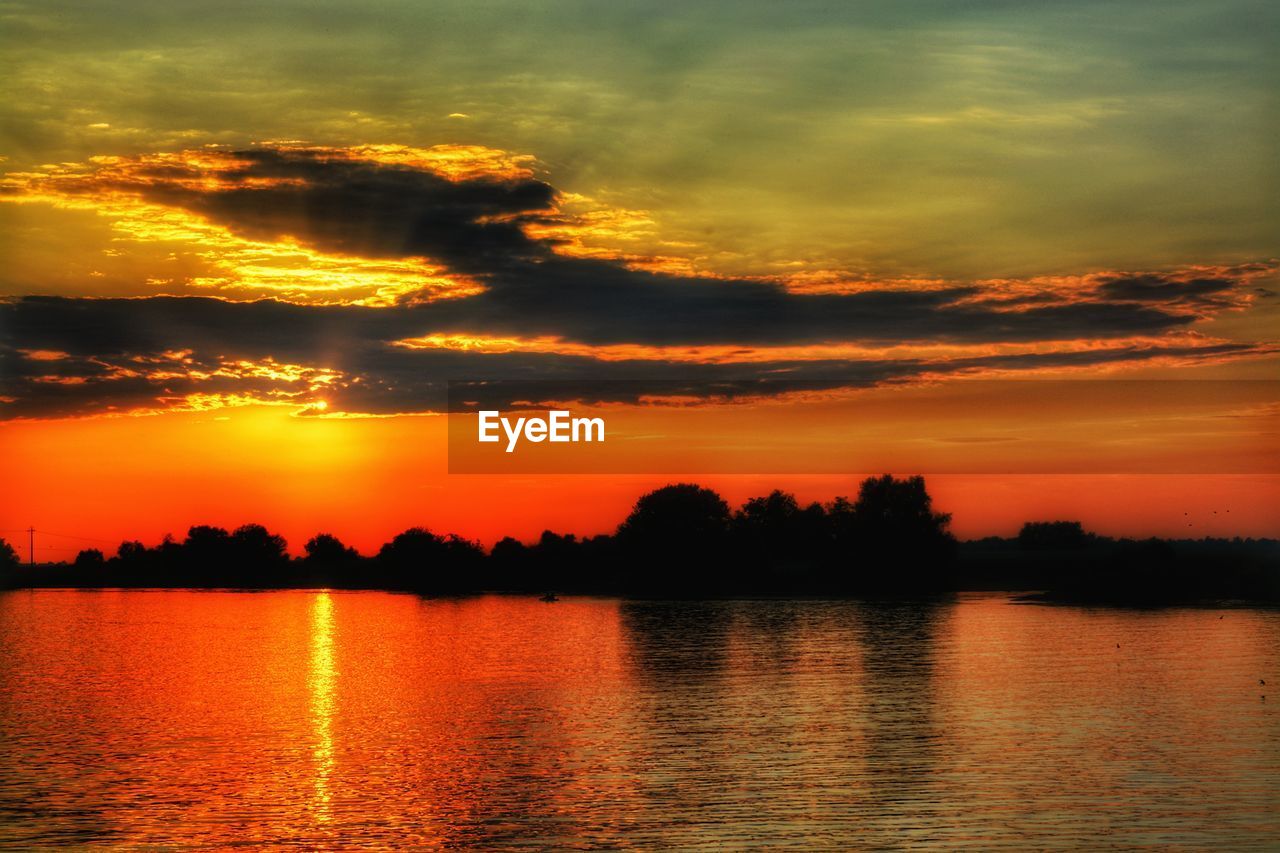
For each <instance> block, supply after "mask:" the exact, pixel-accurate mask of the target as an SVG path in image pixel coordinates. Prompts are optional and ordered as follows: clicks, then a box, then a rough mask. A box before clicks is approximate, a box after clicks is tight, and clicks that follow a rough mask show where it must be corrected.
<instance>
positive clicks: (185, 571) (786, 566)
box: [0, 475, 1280, 603]
mask: <svg viewBox="0 0 1280 853" xmlns="http://www.w3.org/2000/svg"><path fill="white" fill-rule="evenodd" d="M950 520H951V517H950V515H949V514H947V513H940V512H936V511H935V510H934V509H933V502H932V499H931V498H930V496H929V494H928V491H927V489H926V487H925V482H924V479H923V478H921V477H909V478H905V479H897V478H894V477H892V476H889V475H885V476H882V477H873V478H869V479H867V480H864V481H863V482H862V484H861V486H860V487H859V490H858V493H857V496H856V498H855V499H853V500H849V499H848V498H845V497H838V498H836V499H835V500H833V501H830V502H828V503H825V504H822V503H811V504H808V505H802V504H800V503H799V502H798V501H797V500H796V498H795V497H794V496H793V495H790V494H787V493H785V492H781V491H773V492H771V493H769V494H768V495H764V496H761V497H757V498H752V499H750V500H748V501H746V502H745V503H744V504H742V506H740V507H738V508H736V509H732V508H730V506H729V505H728V504H727V503H726V502H725V501H724V499H723V498H721V496H720V495H718V494H717V493H715V492H714V491H712V490H710V489H706V488H703V487H701V486H697V485H693V484H687V483H681V484H675V485H669V486H665V487H663V488H660V489H657V490H655V491H652V492H649V493H647V494H645V495H643V496H642V497H640V498H639V500H637V501H636V503H635V506H634V507H633V509H632V510H631V512H630V514H629V515H628V516H627V517H626V519H625V520H624V521H623V522H622V523H621V524H620V525H619V526H618V528H617V529H616V531H615V532H614V533H612V534H609V535H602V536H593V537H586V538H579V537H576V536H574V535H573V534H563V535H562V534H557V533H553V532H550V531H547V532H545V533H543V534H542V536H541V537H540V538H539V539H538V540H537V541H536V542H532V543H523V542H519V541H517V540H515V539H512V538H505V539H502V540H501V541H499V542H498V543H497V544H496V545H494V547H493V548H492V549H490V550H489V551H487V552H486V551H485V550H484V549H483V548H482V547H481V546H480V545H479V544H478V543H476V542H473V541H470V540H467V539H463V538H460V537H458V536H454V535H439V534H436V533H433V532H431V531H430V530H427V529H425V528H420V527H419V528H412V529H410V530H406V531H404V532H403V533H401V534H399V535H398V536H396V537H395V538H394V539H392V540H391V541H390V542H388V543H386V544H385V545H383V546H382V547H381V548H380V549H379V550H378V552H377V553H376V554H375V555H372V556H365V555H361V554H359V553H357V552H356V551H355V549H353V548H351V547H348V546H347V545H345V544H343V543H342V542H341V541H340V540H339V539H338V538H337V537H335V536H334V535H332V534H328V533H322V534H319V535H317V536H315V537H313V538H312V539H310V540H309V541H308V542H307V543H306V545H305V547H304V555H303V556H301V557H296V558H294V557H291V556H290V555H289V553H288V548H287V543H286V542H285V540H284V539H283V538H282V537H280V536H278V535H275V534H272V533H271V532H270V531H268V530H267V529H265V528H264V527H262V526H261V525H256V524H248V525H244V526H243V527H239V528H236V529H235V530H232V531H228V530H224V529H222V528H218V527H209V526H196V527H192V528H191V529H190V530H189V531H188V532H187V535H186V537H185V538H184V539H183V540H182V541H177V540H175V539H173V538H171V537H166V538H165V540H164V541H162V542H161V543H160V544H159V545H157V546H155V547H150V548H149V547H146V546H144V545H143V544H142V543H140V542H123V543H121V545H120V547H119V548H118V549H117V550H116V552H115V554H113V555H110V556H107V555H105V554H103V553H102V552H100V551H98V550H94V549H88V550H85V551H81V552H80V554H79V555H78V556H77V558H76V559H75V561H74V562H73V563H69V564H46V565H39V566H35V567H28V566H24V565H20V564H19V563H18V562H17V560H16V555H15V554H14V553H13V550H12V548H10V547H9V546H8V545H7V544H4V543H3V542H2V541H0V564H2V565H0V584H3V585H5V586H9V587H28V586H44V587H48V586H70V587H179V588H238V589H274V588H307V587H330V588H339V589H342V588H346V589H387V590H401V591H408V592H416V593H422V594H434V595H447V594H466V593H473V592H481V591H500V592H501V591H505V592H523V593H543V592H559V593H592V594H612V595H651V596H700V597H708V596H726V595H867V594H876V595H879V594H890V595H901V594H907V595H917V594H933V593H942V592H948V591H955V590H964V589H1006V590H1040V591H1046V590H1047V591H1048V593H1047V595H1048V597H1052V598H1056V599H1060V600H1074V599H1079V600H1099V601H1102V600H1116V601H1122V602H1133V603H1141V602H1143V601H1150V602H1152V603H1165V602H1172V601H1182V600H1191V599H1199V598H1246V599H1253V600H1280V560H1278V559H1277V558H1278V557H1280V549H1278V547H1277V545H1278V543H1276V542H1275V541H1272V540H1200V541H1199V542H1185V541H1182V542H1168V541H1162V540H1149V541H1146V542H1133V541H1130V540H1113V539H1107V538H1104V537H1097V536H1093V535H1091V534H1089V533H1087V532H1086V531H1084V530H1083V528H1082V527H1081V526H1080V525H1079V523H1077V522H1030V523H1028V524H1027V525H1025V526H1024V527H1023V530H1022V532H1021V534H1020V535H1019V536H1018V537H1017V538H1016V539H998V538H992V539H984V540H979V541H976V542H966V543H958V542H957V541H956V540H955V538H954V536H952V534H951V533H950V530H949V525H950Z"/></svg>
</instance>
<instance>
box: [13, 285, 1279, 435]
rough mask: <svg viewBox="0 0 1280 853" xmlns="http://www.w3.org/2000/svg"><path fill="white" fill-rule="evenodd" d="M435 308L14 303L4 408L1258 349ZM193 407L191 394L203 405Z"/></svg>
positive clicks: (680, 385) (753, 376) (704, 393)
mask: <svg viewBox="0 0 1280 853" xmlns="http://www.w3.org/2000/svg"><path fill="white" fill-rule="evenodd" d="M419 313H420V309H416V308H404V309H372V308H360V307H350V306H348V307H340V306H327V307H314V306H310V307H309V306H300V305H292V304H288V303H280V302H270V301H263V302H253V303H233V302H224V301H222V300H218V299H207V298H195V297H186V298H172V297H171V298H155V299H144V300H134V299H66V298H57V297H28V298H24V299H17V300H12V301H9V302H7V303H0V398H3V399H4V400H7V402H0V413H2V415H0V416H3V417H7V418H13V417H57V416H71V415H85V414H93V413H99V412H104V411H128V410H132V409H163V408H168V407H172V406H174V405H177V404H181V403H183V401H184V398H186V397H188V395H229V396H240V397H245V398H252V399H257V400H267V401H272V400H274V401H281V402H289V403H293V404H296V405H298V406H302V405H305V404H307V403H311V402H313V401H315V400H318V399H324V400H325V401H326V402H327V403H328V404H329V406H330V409H331V410H335V411H346V412H359V413H374V414H378V413H395V412H420V411H431V410H435V411H439V410H443V409H444V408H445V407H446V406H447V404H448V392H449V382H450V380H454V381H455V388H457V387H459V386H458V385H457V384H456V383H470V385H468V386H467V387H466V389H465V390H464V391H462V392H461V397H460V399H467V400H477V401H484V402H485V403H486V404H493V405H497V406H501V407H510V405H511V404H512V403H513V402H514V401H517V400H521V399H527V397H528V395H529V388H530V387H531V385H530V383H536V384H535V385H533V386H532V387H535V388H536V389H537V390H538V391H539V393H540V394H541V395H542V398H543V399H583V400H589V401H595V402H635V401H638V400H640V399H641V398H644V397H649V396H655V395H657V396H678V397H697V398H705V397H724V398H735V397H742V396H754V395H760V394H779V393H784V392H789V391H819V390H826V389H835V388H850V387H862V386H868V385H874V384H878V383H884V382H893V381H905V380H910V379H915V378H919V377H921V376H935V375H948V374H956V373H963V372H966V371H973V370H993V369H995V370H1026V369H1035V368H1051V367H1083V366H1089V365H1096V364H1114V363H1119V362H1129V361H1141V360H1147V359H1151V358H1153V357H1166V358H1178V359H1184V360H1185V359H1208V358H1221V357H1229V356H1240V355H1247V354H1251V353H1257V352H1259V351H1263V350H1261V349H1260V348H1259V347H1256V346H1251V345H1246V344H1216V345H1207V346H1198V347H1187V346H1171V347H1163V348H1162V347H1151V346H1145V347H1140V346H1116V347H1113V348H1107V349H1091V350H1085V351H1080V352H1063V353H1034V354H1018V355H990V356H974V357H967V358H951V359H947V360H938V361H927V360H922V359H918V358H910V359H901V358H899V359H888V358H886V359H825V360H800V359H778V360H774V361H767V362H758V361H741V362H733V363H717V364H701V363H688V362H678V361H662V360H652V359H645V360H640V359H632V360H617V361H601V360H597V359H594V358H589V357H586V356H579V355H561V354H542V353H521V352H512V353H475V352H466V351H459V350H448V349H414V348H409V347H404V346H397V345H395V344H394V341H396V340H400V339H402V338H404V337H406V336H407V335H408V334H410V333H411V332H412V331H414V330H415V327H416V325H417V322H418V320H419V317H418V315H419ZM188 402H189V401H188Z"/></svg>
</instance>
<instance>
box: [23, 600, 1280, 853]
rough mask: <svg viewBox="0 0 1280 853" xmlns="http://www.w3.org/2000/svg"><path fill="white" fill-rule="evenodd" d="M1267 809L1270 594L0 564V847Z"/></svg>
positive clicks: (1041, 842) (1110, 840)
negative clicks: (868, 598)
mask: <svg viewBox="0 0 1280 853" xmlns="http://www.w3.org/2000/svg"><path fill="white" fill-rule="evenodd" d="M1264 679H1265V680H1266V681H1267V683H1268V684H1267V686H1264V685H1261V684H1260V683H1259V682H1260V680H1264ZM1269 690H1271V691H1274V692H1275V695H1274V696H1272V697H1267V698H1265V699H1264V698H1263V696H1264V695H1265V694H1266V693H1267V692H1268V691H1269ZM1278 839H1280V613H1278V612H1275V611H1266V610H1249V609H1219V610H1214V609H1177V610H1158V611H1134V610H1109V609H1083V608H1072V607H1050V606H1040V605H1028V604H1018V603H1014V602H1012V601H1011V599H1010V597H1009V596H1005V595H967V596H961V597H960V598H958V599H956V600H954V601H950V602H946V603H934V604H927V603H917V604H868V603H857V602H831V601H731V602H629V601H619V600H614V599H591V598H566V599H564V600H562V601H559V602H556V603H544V602H541V601H538V600H536V599H532V598H515V597H498V596H486V597H480V598H469V599H460V600H426V599H421V598H418V597H415V596H411V595H394V594H386V593H375V592H356V593H346V592H343V593H339V592H309V591H299V592H267V593H235V592H184V591H173V592H168V591H58V590H45V591H16V592H6V593H0V844H4V845H7V846H11V847H20V848H27V847H32V846H41V845H53V844H80V845H119V846H135V845H176V844H217V845H227V844H236V843H239V844H244V845H247V846H251V847H261V846H271V845H285V844H290V845H300V846H310V847H314V846H343V847H351V846H359V845H367V846H387V845H395V846H399V847H406V846H414V847H426V848H432V847H478V848H484V849H493V848H503V847H510V848H519V847H528V848H553V849H565V848H599V847H619V846H625V847H662V848H672V847H678V848H696V847H709V848H710V847H716V848H725V849H739V848H743V847H749V846H767V847H771V848H778V847H787V846H794V847H799V848H835V847H850V846H856V847H946V848H955V847H965V846H971V847H975V848H990V847H993V846H1001V845H1003V846H1008V847H1013V848H1020V849H1025V848H1039V847H1046V846H1068V847H1087V848H1097V847H1100V846H1109V847H1132V846H1142V845H1154V846H1167V845H1171V844H1175V843H1185V844H1190V845H1193V846H1196V847H1203V846H1212V845H1226V846H1230V847H1232V848H1248V847H1254V848H1264V847H1271V848H1272V849H1274V846H1275V845H1276V844H1277V843H1280V841H1278Z"/></svg>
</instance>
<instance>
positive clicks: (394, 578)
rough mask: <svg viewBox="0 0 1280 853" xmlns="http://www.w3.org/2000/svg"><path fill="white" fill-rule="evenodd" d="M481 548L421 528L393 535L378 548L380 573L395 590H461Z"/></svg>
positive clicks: (465, 541)
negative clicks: (393, 536)
mask: <svg viewBox="0 0 1280 853" xmlns="http://www.w3.org/2000/svg"><path fill="white" fill-rule="evenodd" d="M483 556H484V551H483V550H482V549H481V548H480V546H479V545H477V544H476V543H475V542H472V541H470V540H468V539H463V538H462V537H460V536H455V535H454V534H452V533H451V534H449V535H448V536H437V535H436V534H434V533H432V532H431V531H430V530H428V529H426V528H425V527H411V528H409V529H408V530H406V531H404V532H403V533H400V534H397V535H396V536H395V538H393V539H392V540H391V541H390V542H388V543H387V544H385V545H383V546H382V548H381V549H380V550H379V551H378V557H377V562H378V565H379V568H380V572H381V574H382V576H383V577H384V578H385V579H386V580H387V581H388V582H389V583H391V584H392V585H393V588H395V589H425V588H433V589H439V590H441V591H450V592H452V591H455V590H458V589H464V588H466V587H467V584H468V583H469V579H468V578H467V572H468V570H470V571H474V570H475V569H476V568H477V567H478V565H479V563H480V560H481V558H482V557H483Z"/></svg>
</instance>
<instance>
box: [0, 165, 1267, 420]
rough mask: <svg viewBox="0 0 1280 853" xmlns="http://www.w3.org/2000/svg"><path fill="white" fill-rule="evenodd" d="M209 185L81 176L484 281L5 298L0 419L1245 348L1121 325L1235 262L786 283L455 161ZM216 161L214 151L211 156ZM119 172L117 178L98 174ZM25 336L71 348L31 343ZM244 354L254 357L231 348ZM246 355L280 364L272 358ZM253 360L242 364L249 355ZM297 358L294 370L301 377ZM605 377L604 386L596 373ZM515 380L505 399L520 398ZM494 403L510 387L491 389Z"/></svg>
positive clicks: (0, 327) (832, 382) (880, 375)
mask: <svg viewBox="0 0 1280 853" xmlns="http://www.w3.org/2000/svg"><path fill="white" fill-rule="evenodd" d="M226 156H227V158H228V160H227V162H231V161H234V165H233V166H232V167H231V168H220V169H219V170H218V171H217V179H216V180H213V181H208V180H203V179H200V180H195V179H194V178H200V177H201V175H199V174H195V173H193V172H191V171H189V170H188V169H186V168H184V167H183V166H181V165H177V164H174V163H148V164H144V165H143V166H142V167H139V168H137V169H134V170H132V171H128V170H125V171H119V170H118V171H116V172H114V173H111V174H110V175H108V176H107V177H106V178H104V179H103V180H102V181H99V182H97V183H95V182H94V179H93V177H92V176H90V177H89V178H88V179H86V181H85V182H83V183H82V184H80V185H76V187H75V189H74V190H68V191H75V192H97V191H101V190H103V189H106V190H116V191H125V192H132V193H138V194H141V195H142V196H144V197H145V198H147V199H148V200H150V201H152V202H156V203H161V204H164V205H169V206H173V207H178V208H182V209H185V210H188V211H191V212H194V213H197V214H200V215H202V216H205V217H208V218H210V219H211V220H213V221H215V222H218V223H221V224H223V225H225V226H226V227H227V228H229V229H230V230H232V231H233V232H235V233H237V234H240V235H243V236H245V237H249V238H253V239H256V240H267V241H275V240H281V239H284V238H286V237H287V238H291V239H296V240H300V241H302V242H303V243H306V244H308V245H310V246H313V247H315V248H317V249H319V250H323V251H325V252H331V253H342V254H346V255H357V256H361V257H368V258H402V257H418V256H422V257H427V258H430V259H432V260H433V261H435V262H437V263H443V264H445V265H446V266H447V267H448V268H449V269H450V270H452V271H454V272H458V273H464V274H466V275H468V276H470V277H472V278H475V279H477V280H479V281H480V282H481V283H482V284H483V287H484V289H483V292H481V293H478V294H475V295H470V296H465V297H458V298H450V299H442V300H437V301H432V302H423V301H416V300H414V299H412V298H410V299H406V300H405V301H404V302H402V303H400V304H397V305H394V306H391V307H381V308H372V307H359V306H342V305H330V306H303V305H296V304H291V303H286V302H277V301H258V302H252V303H232V302H227V301H223V300H219V299H208V298H177V297H155V298H149V299H70V298H52V297H28V298H19V299H13V300H10V301H8V302H7V303H0V397H3V398H6V399H7V400H8V401H7V402H0V411H2V412H3V413H4V416H7V417H16V416H44V415H69V414H85V413H91V412H94V411H103V410H109V409H112V408H116V409H129V408H134V407H143V408H147V407H164V406H166V405H171V404H172V401H174V400H179V399H182V398H184V397H186V396H188V395H191V394H222V395H244V396H248V397H255V398H258V399H278V400H288V401H295V402H297V401H302V402H305V401H307V400H311V399H315V398H317V397H319V396H323V397H324V398H325V399H326V400H327V401H328V402H329V403H330V404H331V406H332V407H333V408H335V409H339V410H343V411H350V412H368V413H383V412H402V411H424V410H432V409H440V408H442V407H443V406H444V404H445V390H446V383H447V381H448V380H450V379H455V380H472V381H475V380H486V381H488V382H489V383H490V384H488V385H486V386H483V389H484V393H485V394H493V395H496V396H497V397H502V396H503V394H504V393H506V392H505V391H503V390H502V387H503V386H501V385H500V384H494V383H498V382H499V381H509V380H528V379H539V380H544V381H551V382H563V383H564V385H563V387H564V390H565V393H566V394H567V395H569V396H583V395H586V396H588V397H591V396H592V395H595V396H596V397H598V398H599V399H601V400H625V399H633V398H637V397H640V396H645V395H650V394H671V395H693V396H706V395H716V394H723V395H727V396H735V395H741V394H753V393H761V389H763V388H767V389H768V393H777V392H779V391H785V390H799V389H802V388H804V389H821V388H834V387H847V386H857V385H863V384H872V383H877V382H885V381H894V380H898V379H909V378H912V377H917V376H920V375H923V374H945V373H954V372H960V371H966V370H981V369H1007V370H1017V369H1032V368H1046V367H1064V366H1087V365H1091V364H1105V363H1116V362H1125V361H1134V360H1143V359H1149V358H1152V357H1153V356H1157V355H1159V356H1166V357H1172V358H1182V359H1198V358H1211V357H1228V356H1233V355H1245V354H1249V353H1254V352H1258V351H1264V350H1265V349H1266V348H1265V347H1259V346H1256V345H1250V344H1214V345H1209V346H1198V347H1187V346H1174V345H1170V346H1167V347H1164V348H1160V347H1153V346H1150V345H1147V346H1134V345H1131V344H1126V343H1124V341H1125V340H1127V339H1132V338H1137V337H1145V338H1158V337H1159V336H1160V335H1162V334H1165V333H1168V332H1171V331H1176V330H1181V329H1186V328H1187V327H1188V326H1189V325H1190V324H1192V323H1194V322H1196V321H1197V320H1199V319H1201V318H1202V317H1203V316H1205V314H1206V313H1209V312H1212V311H1214V310H1219V309H1222V308H1225V307H1233V306H1236V305H1239V304H1241V300H1242V299H1243V298H1244V296H1243V295H1242V291H1243V290H1244V289H1245V288H1246V285H1247V284H1248V283H1249V281H1250V278H1249V274H1247V273H1248V271H1245V272H1241V273H1240V274H1239V275H1230V274H1224V275H1222V276H1216V277H1215V276H1208V275H1205V276H1191V277H1189V276H1178V275H1155V274H1142V275H1123V276H1122V275H1113V276H1108V277H1104V278H1100V279H1097V280H1096V281H1094V282H1093V283H1084V284H1082V285H1081V288H1080V289H1079V292H1071V293H1064V292H1063V291H1061V290H1058V291H1054V290H1051V289H1046V290H1045V291H1044V292H1035V291H1031V290H1029V289H1027V288H1022V289H1021V290H1020V291H1018V292H1014V293H1011V294H1004V293H1002V292H1000V291H999V290H998V289H995V288H984V287H981V286H978V285H954V286H949V287H937V288H931V289H920V290H912V289H902V288H890V287H885V288H880V289H876V288H868V289H862V290H859V291H857V292H852V293H809V294H801V293H795V292H791V291H789V290H787V289H786V288H785V287H784V286H783V285H781V284H778V283H775V282H772V281H767V280H759V279H736V280H730V279H715V278H699V277H690V276H681V275H674V274H670V273H664V272H651V271H643V270H636V269H632V268H629V267H627V266H625V265H624V264H622V263H621V262H617V261H611V260H601V259H586V258H576V257H566V256H563V255H559V254H556V253H555V252H554V251H553V245H552V244H551V243H550V242H548V241H545V240H537V239H534V238H532V237H530V236H529V235H528V234H526V232H525V230H524V228H523V227H522V226H523V225H525V224H527V223H529V222H532V221H538V220H548V221H549V220H551V219H554V218H555V217H556V216H558V214H557V213H556V210H555V208H556V204H557V194H556V191H555V190H554V189H553V188H552V187H551V186H549V185H548V184H546V183H544V182H542V181H538V180H534V179H532V178H528V177H524V176H522V175H521V174H511V175H506V176H501V177H500V176H495V175H481V176H474V175H473V176H467V177H465V178H458V177H456V176H455V177H454V178H453V179H450V178H448V177H445V176H444V175H441V174H437V173H435V172H431V171H427V170H424V169H420V168H412V167H409V166H405V165H396V164H388V163H377V162H371V161H368V160H358V159H351V158H350V157H346V158H344V157H339V156H333V152H329V153H328V154H326V153H325V152H324V151H323V150H316V149H292V148H282V149H273V148H261V149H254V150H249V151H241V152H235V153H234V154H229V155H226ZM222 165H223V166H226V165H227V163H223V164H222ZM113 181H114V182H116V183H115V184H112V182H113ZM431 334H466V335H479V336H503V337H521V338H535V337H554V338H559V339H562V340H565V341H571V342H576V343H582V344H589V345H614V344H635V345H645V346H703V345H718V346H740V347H743V348H746V349H750V348H752V347H760V346H773V345H778V346H782V345H786V346H804V345H813V344H827V343H867V344H877V345H885V344H901V343H951V344H961V345H966V344H969V345H984V344H1001V343H1025V342H1047V343H1052V342H1064V341H1070V340H1075V339H1081V338H1087V339H1091V340H1106V339H1113V340H1115V341H1117V343H1116V345H1115V346H1114V347H1110V348H1092V349H1087V350H1083V351H1067V352H1057V353H1055V352H1043V353H1036V354H1033V355H983V356H975V357H972V358H952V359H949V360H946V361H941V362H925V361H921V360H919V359H884V360H875V359H871V360H839V359H835V360H819V361H813V360H804V361H802V360H786V359H779V360H775V361H770V362H766V363H761V362H759V361H748V360H745V359H744V360H743V361H742V362H739V363H733V364H690V363H687V362H676V361H661V360H654V359H646V360H633V361H618V360H610V361H603V360H597V359H593V358H589V357H586V356H581V355H555V354H536V353H520V352H512V353H477V352H466V351H454V350H445V349H411V348H408V347H404V346H397V345H396V342H398V341H403V340H405V339H409V338H415V337H419V336H424V335H431ZM34 351H51V352H55V353H65V354H66V357H64V358H52V359H51V358H48V357H46V358H34V357H32V356H30V355H27V354H24V352H25V353H29V352H34ZM246 364H247V365H248V366H246ZM264 364H275V365H285V366H290V367H289V368H288V369H282V370H280V371H276V374H278V375H273V373H272V371H271V370H269V369H263V368H262V365H264ZM255 365H256V366H257V367H255ZM308 371H309V372H308ZM595 380H604V381H605V382H604V384H603V385H593V384H592V383H593V381H595ZM517 398H518V397H517ZM508 402H509V400H508Z"/></svg>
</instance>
